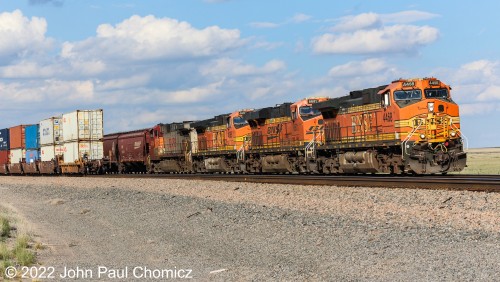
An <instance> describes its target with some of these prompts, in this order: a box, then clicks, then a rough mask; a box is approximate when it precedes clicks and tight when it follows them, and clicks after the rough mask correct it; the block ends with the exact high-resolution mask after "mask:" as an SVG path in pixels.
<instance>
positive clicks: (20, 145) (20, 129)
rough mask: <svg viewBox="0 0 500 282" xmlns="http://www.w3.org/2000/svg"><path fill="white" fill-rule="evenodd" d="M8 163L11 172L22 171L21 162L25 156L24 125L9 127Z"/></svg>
mask: <svg viewBox="0 0 500 282" xmlns="http://www.w3.org/2000/svg"><path fill="white" fill-rule="evenodd" d="M9 144H10V154H9V156H10V165H9V171H10V172H11V173H19V174H20V173H23V169H22V164H21V163H22V162H23V161H24V159H25V157H26V125H18V126H14V127H11V128H9Z"/></svg>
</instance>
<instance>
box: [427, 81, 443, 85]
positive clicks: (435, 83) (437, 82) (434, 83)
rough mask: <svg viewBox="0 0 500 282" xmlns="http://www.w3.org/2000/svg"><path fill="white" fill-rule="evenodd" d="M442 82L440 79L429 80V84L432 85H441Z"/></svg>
mask: <svg viewBox="0 0 500 282" xmlns="http://www.w3.org/2000/svg"><path fill="white" fill-rule="evenodd" d="M440 84H441V81H439V80H429V85H431V86H439V85H440Z"/></svg>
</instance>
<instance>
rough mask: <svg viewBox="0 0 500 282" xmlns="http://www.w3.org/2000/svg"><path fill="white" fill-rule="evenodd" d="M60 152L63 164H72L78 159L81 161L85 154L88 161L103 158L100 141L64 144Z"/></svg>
mask: <svg viewBox="0 0 500 282" xmlns="http://www.w3.org/2000/svg"><path fill="white" fill-rule="evenodd" d="M62 151H63V153H64V162H65V163H74V162H75V161H76V160H78V159H83V156H84V155H85V154H87V158H88V159H89V160H100V159H102V158H103V156H104V154H103V152H104V148H103V143H102V141H90V142H89V141H74V142H65V143H64V144H63V145H62Z"/></svg>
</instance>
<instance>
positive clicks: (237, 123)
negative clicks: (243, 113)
mask: <svg viewBox="0 0 500 282" xmlns="http://www.w3.org/2000/svg"><path fill="white" fill-rule="evenodd" d="M233 124H234V127H236V128H241V127H243V126H245V125H247V124H248V122H247V121H246V120H245V119H244V118H243V117H234V118H233Z"/></svg>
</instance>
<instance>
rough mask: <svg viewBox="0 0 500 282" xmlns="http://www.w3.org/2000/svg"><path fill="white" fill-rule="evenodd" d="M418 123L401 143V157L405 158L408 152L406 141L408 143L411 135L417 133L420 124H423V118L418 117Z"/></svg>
mask: <svg viewBox="0 0 500 282" xmlns="http://www.w3.org/2000/svg"><path fill="white" fill-rule="evenodd" d="M418 121H419V122H418V125H417V127H415V128H414V129H413V130H412V131H411V132H410V134H408V136H406V138H405V140H404V141H403V142H402V143H401V158H402V159H403V160H404V159H405V153H406V143H408V141H410V139H411V137H412V136H413V134H415V132H416V131H417V130H418V129H419V128H420V126H421V125H422V124H423V122H422V120H421V119H418Z"/></svg>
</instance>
